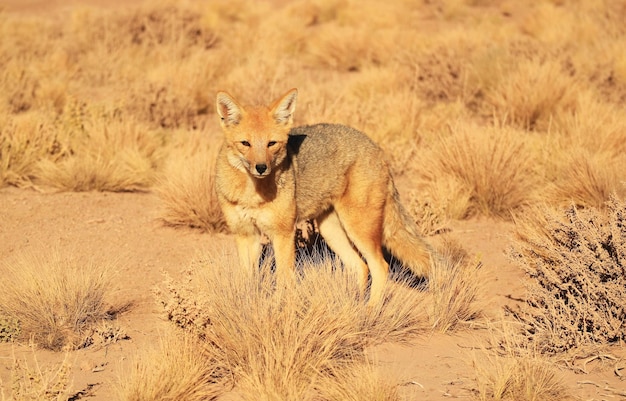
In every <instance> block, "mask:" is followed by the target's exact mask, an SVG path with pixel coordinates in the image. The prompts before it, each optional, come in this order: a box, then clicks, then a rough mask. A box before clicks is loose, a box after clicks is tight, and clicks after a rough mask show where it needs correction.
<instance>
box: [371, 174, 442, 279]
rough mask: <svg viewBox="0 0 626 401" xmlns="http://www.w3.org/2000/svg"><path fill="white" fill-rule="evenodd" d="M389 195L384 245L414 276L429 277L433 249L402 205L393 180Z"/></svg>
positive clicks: (386, 206)
mask: <svg viewBox="0 0 626 401" xmlns="http://www.w3.org/2000/svg"><path fill="white" fill-rule="evenodd" d="M388 194H389V195H388V196H387V202H386V204H385V223H384V227H383V245H384V246H385V248H387V250H388V251H389V252H391V254H392V255H393V256H395V257H396V258H398V259H400V261H402V264H403V265H404V266H405V267H408V268H409V269H410V270H411V271H412V272H413V273H414V274H416V275H418V276H420V277H428V270H429V266H430V259H431V257H432V248H431V247H430V245H428V244H427V243H426V242H425V241H424V240H423V239H422V236H421V235H420V234H419V229H418V227H417V225H416V224H415V222H414V221H413V219H412V218H411V216H410V215H409V213H408V212H407V211H406V210H405V209H404V206H402V204H401V203H400V200H399V196H398V191H397V189H396V187H395V185H394V184H393V180H389V188H388Z"/></svg>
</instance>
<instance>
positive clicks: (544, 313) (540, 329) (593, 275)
mask: <svg viewBox="0 0 626 401" xmlns="http://www.w3.org/2000/svg"><path fill="white" fill-rule="evenodd" d="M625 216H626V203H625V202H624V201H621V200H618V199H616V198H612V199H611V200H610V201H609V202H608V203H607V210H606V212H603V211H602V210H598V209H593V208H590V209H577V208H575V207H570V208H569V209H567V210H566V211H565V212H559V211H555V210H552V209H549V208H547V207H543V208H540V209H538V210H537V209H535V211H534V213H526V214H523V215H520V216H518V217H517V218H516V227H517V233H518V236H517V237H518V238H517V241H516V243H515V245H514V250H513V252H512V256H513V258H514V259H515V260H516V261H517V262H518V263H519V264H520V265H521V266H522V267H523V268H524V269H525V271H526V273H527V275H528V276H529V280H528V285H527V286H528V289H527V291H528V294H527V299H526V305H525V306H524V307H521V308H519V309H517V310H514V311H512V312H513V313H514V315H515V316H516V317H517V319H519V320H520V321H521V322H522V323H524V324H525V325H526V327H525V334H526V336H527V337H528V340H529V341H532V342H533V343H535V344H536V346H537V349H538V350H539V351H541V352H547V353H555V352H562V351H567V350H570V349H572V348H577V347H584V346H588V345H592V344H608V343H613V342H616V341H623V340H624V338H625V336H624V333H626V328H625V327H624V322H625V321H626V307H625V306H624V302H623V300H624V297H625V296H626V294H625V291H626V290H625V288H626V282H625V280H626V275H625V274H624V266H625V265H626V224H625Z"/></svg>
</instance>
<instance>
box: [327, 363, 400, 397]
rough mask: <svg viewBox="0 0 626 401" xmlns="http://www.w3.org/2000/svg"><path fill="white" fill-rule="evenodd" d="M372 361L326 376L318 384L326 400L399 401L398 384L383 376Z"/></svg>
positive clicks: (356, 364)
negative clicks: (329, 376)
mask: <svg viewBox="0 0 626 401" xmlns="http://www.w3.org/2000/svg"><path fill="white" fill-rule="evenodd" d="M380 370H381V368H379V367H377V366H376V365H375V364H373V363H372V362H368V361H365V362H357V363H354V364H352V365H350V366H349V367H348V368H346V369H342V370H340V371H337V372H335V373H334V374H333V375H332V377H331V378H324V379H322V381H320V383H319V384H318V385H317V388H318V389H319V399H320V400H324V401H333V400H341V401H361V400H370V401H399V400H401V399H402V398H401V397H400V394H399V392H398V384H397V383H393V381H390V380H389V379H388V378H385V377H383V375H382V374H381V372H380Z"/></svg>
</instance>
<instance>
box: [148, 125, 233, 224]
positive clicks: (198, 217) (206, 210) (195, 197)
mask: <svg viewBox="0 0 626 401" xmlns="http://www.w3.org/2000/svg"><path fill="white" fill-rule="evenodd" d="M186 139H190V138H189V136H188V135H187V136H186ZM191 143H193V144H194V145H193V146H189V144H184V145H182V146H181V148H182V149H180V150H177V151H174V152H172V154H171V156H170V158H169V161H168V163H167V165H166V166H165V168H164V172H163V176H162V178H161V179H160V180H159V182H158V184H157V186H156V187H155V190H156V192H157V193H158V194H159V196H160V198H161V199H162V200H163V207H164V211H163V212H162V214H161V219H162V220H163V221H164V222H165V224H167V225H170V226H175V227H177V226H183V227H194V228H199V229H201V230H203V231H210V232H220V231H224V230H225V229H226V222H225V220H224V216H223V215H222V211H221V209H220V206H219V204H218V203H217V195H216V193H215V188H214V185H213V182H214V180H215V172H214V171H215V157H216V152H217V148H216V147H215V146H213V147H209V149H205V148H206V145H205V144H204V143H202V142H201V143H197V142H196V141H191ZM189 148H191V149H189ZM198 149H200V150H198Z"/></svg>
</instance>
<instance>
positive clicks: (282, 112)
mask: <svg viewBox="0 0 626 401" xmlns="http://www.w3.org/2000/svg"><path fill="white" fill-rule="evenodd" d="M297 97H298V90H297V89H296V88H293V89H291V90H290V91H289V92H287V93H285V94H284V95H283V96H282V97H281V98H280V99H278V100H277V101H276V102H274V104H273V105H272V110H271V113H272V116H273V117H274V120H276V122H277V123H278V124H291V123H293V113H294V112H295V111H296V98H297Z"/></svg>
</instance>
